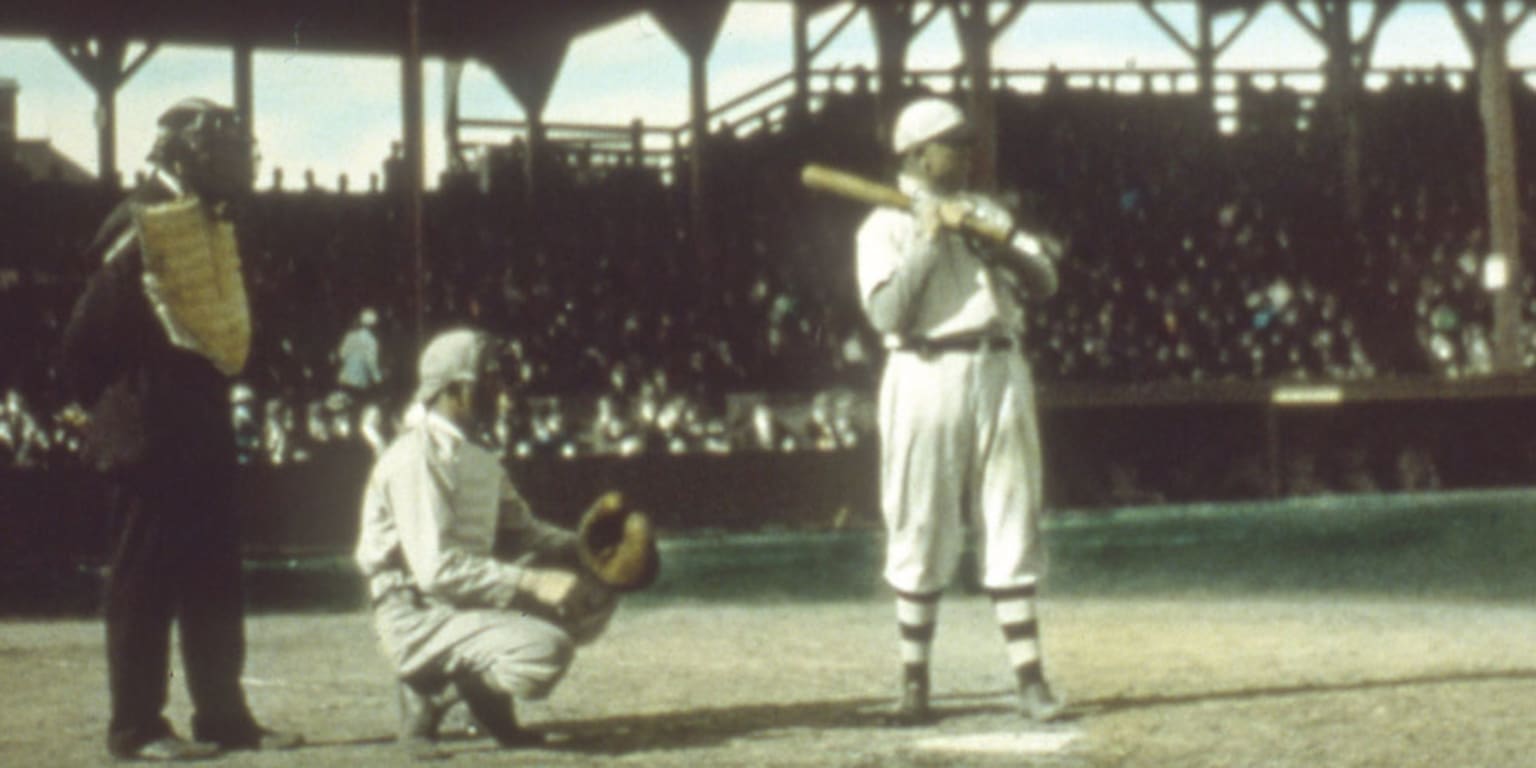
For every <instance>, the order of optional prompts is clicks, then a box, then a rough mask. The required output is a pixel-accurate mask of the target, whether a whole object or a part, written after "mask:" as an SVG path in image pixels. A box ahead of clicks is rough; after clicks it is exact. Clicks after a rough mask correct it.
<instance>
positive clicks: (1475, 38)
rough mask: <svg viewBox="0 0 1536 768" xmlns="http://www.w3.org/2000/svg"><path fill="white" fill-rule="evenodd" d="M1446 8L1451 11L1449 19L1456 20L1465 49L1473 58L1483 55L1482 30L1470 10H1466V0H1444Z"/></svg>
mask: <svg viewBox="0 0 1536 768" xmlns="http://www.w3.org/2000/svg"><path fill="white" fill-rule="evenodd" d="M1445 7H1446V10H1448V11H1450V12H1451V20H1452V21H1454V22H1456V30H1457V31H1458V32H1460V33H1461V39H1462V42H1465V43H1466V44H1467V50H1469V51H1471V52H1472V56H1473V58H1474V59H1475V58H1479V57H1481V56H1482V55H1483V30H1482V29H1480V28H1478V25H1477V20H1476V19H1474V18H1472V12H1471V11H1468V10H1467V0H1445Z"/></svg>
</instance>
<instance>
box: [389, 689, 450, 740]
mask: <svg viewBox="0 0 1536 768" xmlns="http://www.w3.org/2000/svg"><path fill="white" fill-rule="evenodd" d="M395 694H396V700H397V701H398V702H399V705H400V733H399V737H398V738H399V744H400V749H401V750H402V751H404V752H405V753H406V754H407V755H409V756H410V757H411V758H412V759H414V760H442V759H445V758H447V757H448V753H446V752H443V751H442V750H440V749H438V748H437V729H438V726H439V725H440V724H441V723H442V721H443V715H444V714H445V713H446V712H447V707H445V706H443V705H442V704H441V703H439V702H438V701H436V700H435V698H434V697H433V696H432V695H430V694H427V693H423V692H422V691H420V690H418V689H417V688H416V686H414V685H411V684H410V683H407V682H405V681H403V680H402V681H400V682H398V683H396V684H395Z"/></svg>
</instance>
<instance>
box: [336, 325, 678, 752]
mask: <svg viewBox="0 0 1536 768" xmlns="http://www.w3.org/2000/svg"><path fill="white" fill-rule="evenodd" d="M418 374H419V377H420V379H419V382H420V383H419V386H418V387H417V389H416V392H415V395H414V396H413V398H412V405H411V407H410V410H409V411H408V413H407V415H406V418H405V426H404V428H403V430H402V432H401V434H400V435H399V436H398V437H397V438H396V439H395V441H394V442H393V443H392V444H391V445H390V447H389V449H388V450H386V451H385V452H384V454H383V455H382V456H381V457H380V458H379V460H378V463H377V464H376V465H375V466H374V469H373V473H372V476H371V477H370V478H369V481H368V487H367V491H366V492H365V494H364V498H363V509H362V527H361V532H360V536H359V541H358V545H357V552H356V558H357V563H358V565H359V566H361V568H362V571H363V574H364V575H365V576H366V577H367V579H368V586H369V593H370V596H371V597H372V601H373V617H374V628H375V630H376V631H377V633H378V635H379V639H380V642H381V645H382V647H383V649H384V652H385V654H386V655H387V656H388V657H389V659H390V661H391V662H392V663H393V664H394V668H395V671H396V674H397V675H398V678H399V685H398V693H399V700H400V741H401V744H402V745H403V746H404V747H405V748H406V749H407V751H409V752H410V753H412V754H413V755H414V756H416V757H422V758H428V757H434V756H438V752H437V749H436V746H435V742H436V739H437V727H438V724H439V722H440V720H441V718H442V715H443V713H444V711H445V710H446V709H447V707H448V705H450V704H451V703H452V702H453V700H454V697H453V696H452V695H451V694H450V693H449V690H450V688H451V689H455V692H456V693H457V698H461V699H462V700H463V702H464V703H465V704H466V705H467V707H468V708H469V711H470V713H471V714H472V715H473V716H474V718H475V719H476V720H477V721H479V723H480V725H481V727H482V728H483V729H484V730H485V731H486V732H487V733H489V734H490V735H491V736H493V737H494V738H495V739H496V741H497V742H498V743H499V744H501V745H502V746H503V747H507V748H515V747H520V746H532V745H535V744H538V743H540V742H541V741H542V738H541V736H540V735H539V734H537V733H534V732H531V731H527V730H524V729H522V728H521V727H520V726H519V725H518V722H517V716H516V712H515V706H514V700H516V699H525V700H537V699H541V698H543V697H545V696H547V695H548V694H549V693H550V691H551V690H553V688H554V687H555V685H556V683H558V682H559V681H560V678H561V676H562V675H564V673H565V670H566V668H567V667H569V666H570V664H571V661H572V658H573V655H574V648H575V646H577V645H581V644H585V643H588V642H591V641H592V640H594V639H596V638H597V636H598V635H599V634H601V633H602V631H603V629H604V628H605V627H606V626H607V624H608V620H609V618H610V617H611V616H612V614H613V611H614V609H615V607H616V606H617V604H618V595H619V593H621V592H625V591H629V590H634V589H640V588H643V587H645V586H648V585H649V584H650V583H651V582H652V581H654V580H655V578H656V574H657V568H658V563H659V561H658V558H657V553H656V546H655V540H654V537H653V536H652V534H651V529H650V523H649V520H648V519H647V518H646V517H645V516H644V515H643V514H641V513H639V512H634V511H631V510H629V509H628V508H627V507H626V506H625V505H624V502H623V500H622V498H620V497H619V496H618V494H612V493H610V494H607V495H604V496H602V497H601V498H599V499H598V500H597V502H596V503H595V504H594V505H593V506H592V508H591V509H590V510H589V511H588V512H587V514H586V516H585V517H584V518H583V520H582V523H581V526H580V529H579V530H578V531H577V532H572V531H567V530H565V529H562V528H559V527H556V526H553V525H550V524H548V523H545V522H543V521H541V520H539V519H538V518H536V517H534V516H533V514H532V512H531V511H530V510H529V508H528V505H527V503H526V502H524V501H523V499H522V497H521V496H519V495H518V493H517V491H516V489H515V488H513V486H512V484H511V482H510V481H509V480H508V478H507V475H506V473H505V471H504V470H503V469H502V465H501V461H500V457H499V454H498V452H496V451H494V450H492V449H491V448H489V447H486V445H485V444H484V443H483V442H482V437H481V436H482V435H484V434H486V433H488V432H489V430H490V428H491V426H492V425H493V420H494V416H495V411H496V402H497V395H498V393H499V388H500V376H499V373H498V371H497V364H496V355H495V354H494V352H493V350H492V342H491V338H490V337H489V336H487V335H486V334H483V333H480V332H478V331H472V330H453V331H448V332H446V333H443V334H441V335H439V336H437V337H436V338H435V339H433V340H432V342H431V343H430V344H428V345H427V348H426V349H425V350H424V351H423V352H422V355H421V361H420V365H419V369H418Z"/></svg>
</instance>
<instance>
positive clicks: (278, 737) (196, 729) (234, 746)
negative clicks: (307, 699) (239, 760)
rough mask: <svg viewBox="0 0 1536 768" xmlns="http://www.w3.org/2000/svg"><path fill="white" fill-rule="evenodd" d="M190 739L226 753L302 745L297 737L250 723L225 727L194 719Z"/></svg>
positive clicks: (301, 737) (282, 748) (277, 749)
mask: <svg viewBox="0 0 1536 768" xmlns="http://www.w3.org/2000/svg"><path fill="white" fill-rule="evenodd" d="M192 737H193V738H194V739H197V740H198V741H207V742H212V743H214V744H217V745H219V748H220V749H223V750H226V751H235V750H244V751H251V752H281V751H284V750H289V749H296V748H298V747H300V746H303V745H304V737H303V736H301V735H299V734H297V733H287V732H284V731H274V730H272V729H271V728H266V727H264V726H262V725H259V724H257V723H256V722H255V721H250V720H246V721H236V722H235V723H232V724H225V723H208V722H200V721H199V720H198V718H196V717H194V718H193V722H192Z"/></svg>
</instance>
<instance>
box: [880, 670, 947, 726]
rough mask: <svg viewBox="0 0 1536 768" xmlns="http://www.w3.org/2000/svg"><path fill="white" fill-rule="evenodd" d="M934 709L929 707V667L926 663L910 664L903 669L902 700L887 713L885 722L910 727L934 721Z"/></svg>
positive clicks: (890, 724)
mask: <svg viewBox="0 0 1536 768" xmlns="http://www.w3.org/2000/svg"><path fill="white" fill-rule="evenodd" d="M936 719H937V718H936V717H934V714H933V710H932V709H930V708H929V707H928V667H927V665H924V664H908V665H907V666H906V667H905V668H904V669H903V670H902V678H901V701H899V702H897V704H896V707H895V709H892V710H891V711H890V712H888V713H886V715H885V717H884V723H885V724H886V725H888V726H891V727H893V728H910V727H912V726H916V725H926V724H928V723H932V722H933V721H934V720H936Z"/></svg>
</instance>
